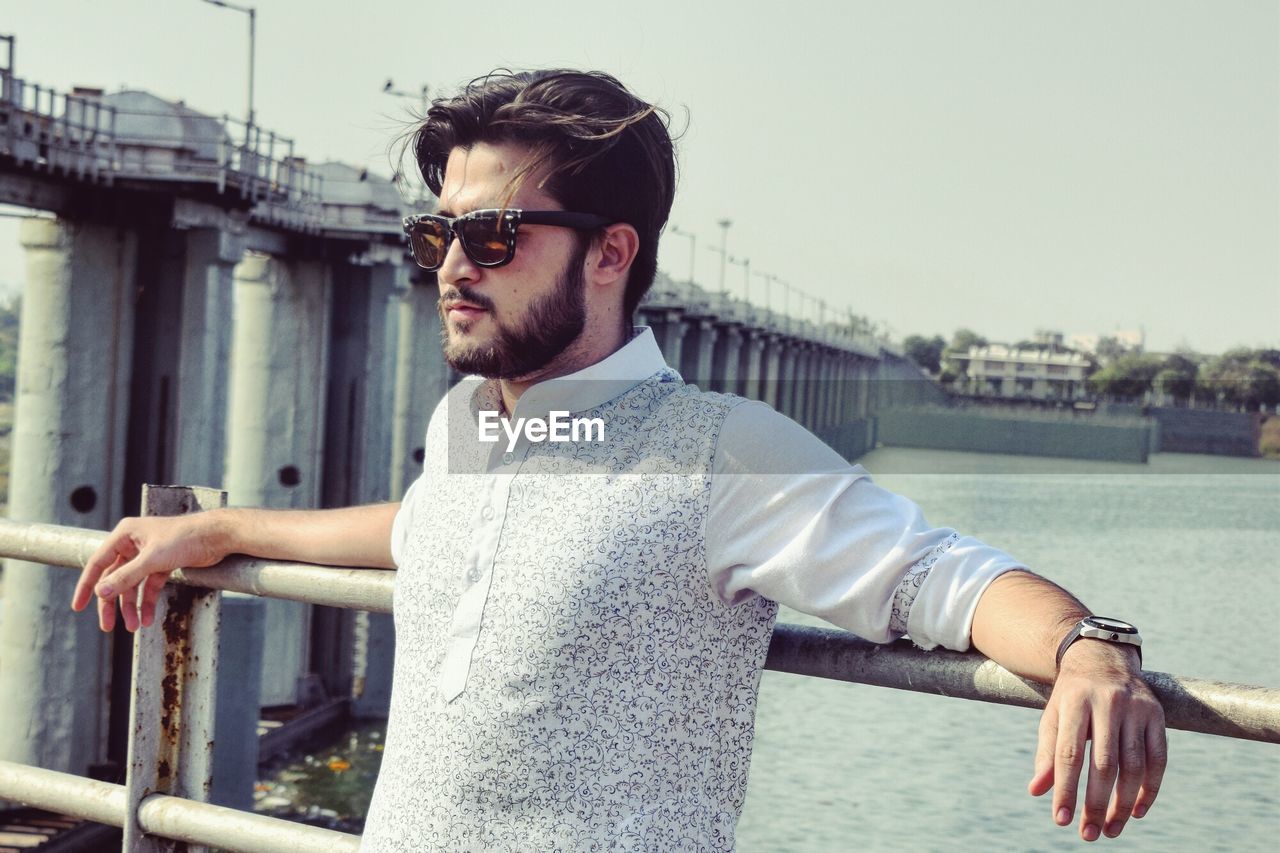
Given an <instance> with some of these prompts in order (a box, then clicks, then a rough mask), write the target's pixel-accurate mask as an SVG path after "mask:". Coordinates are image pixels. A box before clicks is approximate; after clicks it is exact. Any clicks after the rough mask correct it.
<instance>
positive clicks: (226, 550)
mask: <svg viewBox="0 0 1280 853" xmlns="http://www.w3.org/2000/svg"><path fill="white" fill-rule="evenodd" d="M243 512H244V511H243V510H239V509H227V508H220V509H211V510H208V511H207V512H202V513H200V515H199V518H200V520H201V521H202V522H203V523H204V524H205V530H204V534H205V535H204V540H205V544H206V546H207V547H208V549H209V550H210V551H211V552H212V554H213V555H214V556H215V557H216V560H221V559H222V558H223V557H226V556H227V555H228V554H242V553H245V549H244V542H243V541H242V540H243V536H242V535H241V534H242V532H243V529H244V522H243V520H242V519H241V518H240V517H239V516H240V515H241V514H242V513H243Z"/></svg>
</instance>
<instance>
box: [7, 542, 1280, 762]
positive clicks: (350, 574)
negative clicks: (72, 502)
mask: <svg viewBox="0 0 1280 853" xmlns="http://www.w3.org/2000/svg"><path fill="white" fill-rule="evenodd" d="M105 535H106V534H104V533H103V532H102V531H100V530H86V529H84V528H76V527H59V526H57V525H52V524H31V523H23V522H16V521H8V520H6V519H0V557H13V558H16V559H19V560H28V561H31V562H35V563H44V564H47V565H55V566H68V567H72V568H79V567H80V566H81V565H83V564H84V562H85V561H87V560H88V558H89V556H90V555H91V554H92V553H93V551H94V549H96V548H97V547H98V545H99V543H101V542H102V539H103V537H104V536H105ZM171 580H173V581H176V582H178V583H185V584H190V585H192V586H200V587H205V588H216V589H225V590H230V591H232V592H246V593H251V594H254V595H261V596H265V597H268V598H286V599H289V600H292V601H301V602H306V603H310V604H324V605H327V606H330V607H345V608H350V609H355V610H368V611H370V612H374V613H390V612H391V595H392V588H393V585H394V582H395V572H392V571H384V570H379V569H350V568H337V567H330V566H316V565H311V564H307V563H275V562H269V561H265V560H256V559H251V558H248V557H231V558H229V559H227V560H224V561H223V562H222V563H219V564H218V565H217V566H215V567H212V568H208V569H196V570H194V571H192V572H190V573H185V572H183V571H181V570H179V571H177V572H174V573H173V575H172V577H171ZM765 667H766V668H767V669H773V670H778V671H780V672H791V673H795V674H797V675H810V676H815V677H819V678H831V679H836V680H839V681H850V682H855V683H859V684H871V685H875V686H879V687H893V688H897V689H899V690H913V691H916V692H921V693H934V694H938V695H941V696H951V697H954V698H961V699H973V700H977V701H982V702H994V703H997V704H1001V705H1019V706H1022V707H1027V708H1039V707H1043V706H1044V700H1045V697H1046V696H1047V695H1048V692H1049V688H1048V687H1045V686H1043V685H1038V684H1036V683H1034V682H1031V681H1027V680H1025V679H1022V678H1019V677H1018V676H1016V675H1014V674H1013V673H1011V672H1009V671H1008V670H1006V669H1004V668H1003V667H1001V666H1000V665H999V664H997V663H995V662H994V661H991V660H989V659H987V658H985V657H983V656H982V655H979V654H977V653H975V652H963V653H962V652H952V651H948V650H945V649H938V650H934V651H929V652H926V651H922V650H921V649H918V648H916V647H915V646H913V645H911V643H910V642H909V641H906V640H903V641H901V642H899V643H893V644H889V645H880V644H877V643H871V642H868V641H867V640H863V639H861V638H859V637H855V636H854V635H852V634H849V633H847V632H844V631H838V630H831V629H823V628H805V627H800V626H797V625H778V627H777V629H776V630H775V631H774V633H773V642H772V644H771V645H770V648H769V657H768V660H767V661H766V663H765ZM1144 677H1145V678H1146V679H1147V683H1148V684H1150V685H1151V687H1152V690H1154V691H1155V693H1156V696H1157V697H1159V699H1160V701H1161V703H1162V704H1163V705H1164V709H1165V717H1166V720H1167V723H1168V725H1169V727H1170V728H1174V729H1183V730H1186V731H1193V732H1202V733H1204V734H1213V735H1221V736H1224V737H1234V738H1241V739H1245V740H1256V741H1264V742H1267V743H1280V688H1270V687H1257V686H1253V685H1247V684H1230V683H1226V682H1218V681H1209V680H1205V679H1198V678H1184V677H1181V676H1176V675H1169V674H1167V673H1162V672H1147V673H1144Z"/></svg>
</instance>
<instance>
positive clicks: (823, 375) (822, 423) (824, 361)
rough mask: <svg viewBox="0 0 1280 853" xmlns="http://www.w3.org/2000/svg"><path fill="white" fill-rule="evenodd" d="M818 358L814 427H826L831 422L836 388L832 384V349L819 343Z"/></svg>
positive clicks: (816, 428)
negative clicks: (832, 400) (832, 401)
mask: <svg viewBox="0 0 1280 853" xmlns="http://www.w3.org/2000/svg"><path fill="white" fill-rule="evenodd" d="M814 355H815V357H816V358H817V367H818V370H817V374H818V375H817V379H816V383H817V391H818V394H817V397H818V399H817V402H816V406H815V408H814V411H813V427H814V429H815V430H819V429H824V428H826V427H827V426H829V425H830V423H831V397H832V392H833V391H834V390H835V389H834V388H832V386H831V350H830V349H829V348H827V347H826V346H822V345H819V347H818V349H817V352H816V353H815V354H814Z"/></svg>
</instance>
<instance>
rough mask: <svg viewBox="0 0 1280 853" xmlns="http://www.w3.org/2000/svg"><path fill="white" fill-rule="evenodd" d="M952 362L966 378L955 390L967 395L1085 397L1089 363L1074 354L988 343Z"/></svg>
mask: <svg viewBox="0 0 1280 853" xmlns="http://www.w3.org/2000/svg"><path fill="white" fill-rule="evenodd" d="M1058 338H1059V339H1060V338H1061V336H1058ZM952 360H953V361H956V362H960V366H961V367H963V368H964V371H965V373H966V374H967V375H968V379H967V380H964V379H963V378H962V379H961V382H960V383H958V390H960V391H963V392H964V393H967V394H974V395H977V396H983V397H1008V398H1023V399H1031V400H1078V399H1080V398H1082V397H1084V396H1085V384H1084V377H1085V374H1086V373H1087V372H1088V369H1089V362H1088V361H1087V360H1086V359H1085V357H1084V356H1083V355H1082V354H1080V353H1078V352H1060V351H1057V350H1056V349H1055V348H1053V347H1050V348H1048V349H1014V348H1012V347H1007V346H1004V345H1003V344H991V345H990V346H985V347H969V352H968V354H967V355H956V356H952Z"/></svg>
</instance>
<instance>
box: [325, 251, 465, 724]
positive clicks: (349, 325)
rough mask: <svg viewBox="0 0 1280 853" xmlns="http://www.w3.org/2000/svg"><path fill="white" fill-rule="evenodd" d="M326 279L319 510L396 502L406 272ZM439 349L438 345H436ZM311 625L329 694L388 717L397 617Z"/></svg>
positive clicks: (357, 271)
mask: <svg viewBox="0 0 1280 853" xmlns="http://www.w3.org/2000/svg"><path fill="white" fill-rule="evenodd" d="M329 273H330V275H331V280H332V291H331V293H332V299H333V303H332V307H331V311H332V315H331V316H332V320H331V322H330V343H329V352H328V356H329V369H328V382H327V385H328V391H327V395H326V405H325V427H324V464H323V472H322V483H323V486H322V491H321V505H322V506H325V507H344V506H356V505H360V504H368V503H375V502H378V501H385V500H388V499H389V498H390V496H391V495H390V489H391V477H390V476H389V470H390V469H391V467H392V443H393V441H392V433H393V420H394V418H391V417H388V413H391V412H393V411H394V405H395V385H396V381H395V379H396V378H395V369H396V365H397V362H398V360H399V359H398V340H397V339H398V337H399V333H400V317H399V309H400V305H401V302H402V299H403V294H404V292H405V291H406V290H407V289H408V286H409V283H408V282H409V270H408V268H407V267H405V266H403V265H402V264H398V263H389V262H386V263H372V264H349V263H346V264H343V263H339V264H335V265H333V266H331V267H330V268H329ZM433 343H435V344H436V346H437V347H438V346H439V341H438V339H437V340H436V341H435V342H433ZM424 429H425V422H424ZM396 497H397V498H399V497H400V495H396ZM311 619H312V624H311V655H310V667H311V670H312V671H313V672H315V674H316V675H318V676H319V677H320V680H321V683H322V684H323V686H324V687H325V690H326V691H327V693H328V694H329V696H355V698H356V700H357V703H358V704H359V705H360V706H361V707H360V709H359V712H360V713H361V714H362V715H365V716H384V717H385V716H386V714H387V712H388V709H389V706H390V701H389V700H390V690H391V670H390V664H391V653H390V645H391V644H392V643H393V638H392V636H391V635H392V634H393V632H394V631H393V623H392V618H391V616H390V615H389V614H376V613H366V612H364V611H355V610H348V609H345V608H339V607H321V606H315V607H313V608H312V611H311ZM371 649H372V650H374V652H375V653H374V654H370V650H371Z"/></svg>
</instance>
